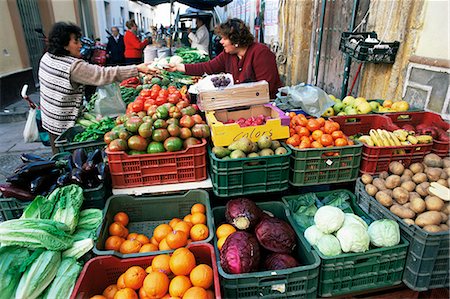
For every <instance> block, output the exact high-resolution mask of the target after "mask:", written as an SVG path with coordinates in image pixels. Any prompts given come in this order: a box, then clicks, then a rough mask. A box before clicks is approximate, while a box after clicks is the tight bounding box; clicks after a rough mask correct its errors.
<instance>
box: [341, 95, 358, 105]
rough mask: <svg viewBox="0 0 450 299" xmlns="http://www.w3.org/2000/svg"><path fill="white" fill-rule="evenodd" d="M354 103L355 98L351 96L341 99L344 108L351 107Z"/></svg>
mask: <svg viewBox="0 0 450 299" xmlns="http://www.w3.org/2000/svg"><path fill="white" fill-rule="evenodd" d="M354 101H355V98H354V97H352V96H346V97H345V98H343V99H342V103H344V105H345V106H352V105H353V102H354Z"/></svg>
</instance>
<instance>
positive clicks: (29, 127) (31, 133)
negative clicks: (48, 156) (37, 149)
mask: <svg viewBox="0 0 450 299" xmlns="http://www.w3.org/2000/svg"><path fill="white" fill-rule="evenodd" d="M23 139H24V141H25V142H26V143H30V142H35V141H37V140H39V130H38V127H37V123H36V109H33V108H30V111H28V118H27V122H26V123H25V129H24V130H23Z"/></svg>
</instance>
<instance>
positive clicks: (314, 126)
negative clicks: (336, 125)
mask: <svg viewBox="0 0 450 299" xmlns="http://www.w3.org/2000/svg"><path fill="white" fill-rule="evenodd" d="M306 127H307V128H308V130H310V131H311V132H313V131H315V130H319V129H320V127H321V125H320V123H319V122H318V121H317V119H315V118H310V119H308V123H307V124H306Z"/></svg>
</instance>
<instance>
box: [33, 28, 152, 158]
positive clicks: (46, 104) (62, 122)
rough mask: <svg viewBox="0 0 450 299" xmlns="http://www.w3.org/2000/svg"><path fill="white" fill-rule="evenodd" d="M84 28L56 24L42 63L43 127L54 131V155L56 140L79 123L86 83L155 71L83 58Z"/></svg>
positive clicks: (52, 139) (116, 79)
mask: <svg viewBox="0 0 450 299" xmlns="http://www.w3.org/2000/svg"><path fill="white" fill-rule="evenodd" d="M80 37H81V29H80V27H78V26H77V25H74V24H71V23H65V22H58V23H55V24H54V25H53V27H52V29H51V31H50V34H49V36H48V50H47V52H46V53H45V54H44V55H43V56H42V58H41V61H40V63H39V81H40V104H41V114H42V126H43V127H44V129H45V130H47V131H48V132H49V133H50V143H51V146H52V151H53V154H56V153H57V152H58V151H57V149H56V147H55V139H56V138H57V137H58V136H59V135H61V133H62V132H64V131H65V130H66V129H68V128H71V127H73V126H74V125H75V121H76V119H77V118H78V116H79V114H80V111H81V108H82V107H81V105H82V98H83V92H84V85H87V84H89V85H95V86H100V85H105V84H110V83H113V82H117V81H122V80H125V79H128V78H131V77H135V76H137V75H138V72H143V73H154V72H156V70H155V69H151V68H149V67H148V66H147V65H146V64H144V63H142V64H139V65H130V66H113V67H102V66H99V65H95V64H90V63H88V62H86V61H84V60H83V59H81V54H80V49H81V42H80Z"/></svg>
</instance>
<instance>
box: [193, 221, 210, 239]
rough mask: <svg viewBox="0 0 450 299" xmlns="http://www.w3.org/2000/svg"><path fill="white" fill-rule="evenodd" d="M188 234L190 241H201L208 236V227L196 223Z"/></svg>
mask: <svg viewBox="0 0 450 299" xmlns="http://www.w3.org/2000/svg"><path fill="white" fill-rule="evenodd" d="M190 236H191V239H192V241H202V240H205V239H206V238H208V236H209V231H208V227H207V226H206V225H204V224H196V225H194V226H193V227H192V228H191V231H190Z"/></svg>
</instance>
